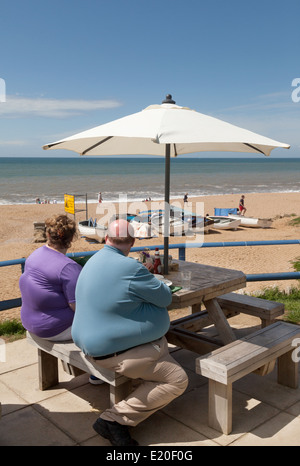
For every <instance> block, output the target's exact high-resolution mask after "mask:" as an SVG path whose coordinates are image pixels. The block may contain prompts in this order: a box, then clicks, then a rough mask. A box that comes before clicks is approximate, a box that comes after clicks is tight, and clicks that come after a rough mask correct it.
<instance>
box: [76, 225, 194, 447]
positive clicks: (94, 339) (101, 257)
mask: <svg viewBox="0 0 300 466" xmlns="http://www.w3.org/2000/svg"><path fill="white" fill-rule="evenodd" d="M134 240H135V239H134V231H133V227H132V225H131V224H130V223H128V222H127V221H126V220H125V219H118V220H114V221H113V222H112V223H111V224H110V225H109V228H108V232H107V235H106V238H105V242H106V244H105V246H104V247H103V249H101V250H100V251H98V252H97V253H96V254H95V255H94V256H93V257H92V258H91V259H90V260H89V261H88V262H87V264H86V265H85V266H84V268H83V269H82V272H81V274H80V276H79V279H78V282H77V286H76V313H75V317H74V322H73V326H72V336H73V341H74V342H75V344H76V345H77V346H78V347H79V348H81V350H82V351H83V352H84V353H85V355H86V357H87V359H89V358H90V359H91V360H93V362H94V363H96V364H97V365H99V367H101V368H107V369H109V370H112V371H115V372H117V373H118V374H121V375H124V376H126V377H128V378H130V379H140V380H142V381H143V383H142V384H140V385H139V386H138V387H137V388H135V389H134V390H133V392H132V393H131V394H130V395H129V396H128V397H127V398H126V399H125V400H122V401H120V402H119V403H117V404H115V405H114V406H113V407H112V408H108V409H106V410H105V411H103V412H102V413H101V415H100V417H99V418H98V419H97V421H96V422H95V423H94V425H93V428H94V430H95V431H96V432H97V433H98V434H100V435H101V436H102V437H104V438H106V439H108V440H109V441H110V442H111V444H112V445H114V446H128V445H138V443H137V441H136V440H134V439H132V438H131V436H130V433H129V430H128V427H129V426H136V425H137V424H139V423H140V422H142V421H143V420H145V419H146V418H147V417H149V416H150V415H151V414H153V413H154V412H155V411H157V410H158V409H161V408H163V407H164V406H166V405H167V404H168V403H170V402H171V401H172V400H173V399H175V398H176V397H178V396H179V395H181V394H182V393H183V392H184V391H185V389H186V387H187V383H188V379H187V375H186V373H185V372H184V370H183V369H182V368H181V366H180V365H179V364H178V363H177V362H176V361H175V360H174V359H173V358H172V357H171V356H170V354H169V350H168V343H167V340H166V338H165V336H164V335H165V334H166V332H167V331H168V329H169V325H170V320H169V315H168V311H167V306H168V305H169V304H170V303H171V301H172V294H171V291H170V288H169V287H168V286H166V285H165V284H164V283H163V282H162V281H159V280H157V278H156V277H154V275H153V274H151V273H150V272H149V271H148V269H147V268H146V267H145V266H144V265H142V264H141V263H139V262H137V261H135V260H133V259H132V258H129V257H128V254H129V252H130V249H131V247H132V246H133V244H134Z"/></svg>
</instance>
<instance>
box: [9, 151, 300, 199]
mask: <svg viewBox="0 0 300 466" xmlns="http://www.w3.org/2000/svg"><path fill="white" fill-rule="evenodd" d="M299 173H300V158H299V159H298V158H272V157H262V158H253V159H251V158H247V157H244V158H237V157H235V158H230V157H228V158H225V157H224V158H223V157H222V158H192V157H188V156H180V157H178V158H174V159H173V158H172V159H171V177H170V196H171V197H172V198H174V199H182V198H183V196H184V194H185V193H188V196H189V198H190V197H196V196H209V195H222V194H236V195H237V196H238V195H240V194H246V193H269V192H277V193H280V192H300V176H299ZM164 184H165V160H164V158H157V157H132V158H129V157H126V158H125V157H116V158H114V157H61V158H58V157H52V158H51V157H47V158H45V157H1V158H0V205H7V204H8V205H10V204H34V203H35V202H36V198H39V199H40V200H41V201H45V200H47V201H49V202H53V201H54V200H55V201H56V202H57V203H63V200H64V194H74V195H76V196H78V198H77V199H76V202H81V198H80V196H84V197H82V202H84V201H85V195H87V198H88V202H89V203H93V202H97V193H98V192H100V191H101V193H102V197H103V201H104V202H112V201H113V202H117V201H119V200H120V196H126V197H127V200H128V201H141V200H145V199H147V198H149V197H150V198H151V199H152V200H161V199H163V198H164Z"/></svg>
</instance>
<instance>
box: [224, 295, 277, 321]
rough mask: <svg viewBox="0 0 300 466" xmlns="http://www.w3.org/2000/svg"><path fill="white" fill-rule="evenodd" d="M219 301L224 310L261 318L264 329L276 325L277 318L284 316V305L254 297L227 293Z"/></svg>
mask: <svg viewBox="0 0 300 466" xmlns="http://www.w3.org/2000/svg"><path fill="white" fill-rule="evenodd" d="M217 301H218V303H219V305H220V306H221V308H222V309H223V310H225V309H226V310H228V311H232V312H237V313H240V312H241V313H244V314H249V315H252V316H256V317H259V318H260V319H261V322H262V328H264V327H266V326H267V325H270V324H272V323H274V322H275V319H276V318H277V317H279V316H281V315H283V314H284V304H282V303H277V302H276V301H268V300H266V299H262V298H256V297H254V296H247V295H243V294H237V293H227V294H223V295H221V296H219V297H218V298H217Z"/></svg>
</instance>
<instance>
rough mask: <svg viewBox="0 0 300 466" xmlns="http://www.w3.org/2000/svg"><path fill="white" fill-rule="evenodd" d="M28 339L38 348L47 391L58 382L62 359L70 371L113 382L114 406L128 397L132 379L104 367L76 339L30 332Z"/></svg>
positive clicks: (43, 387) (42, 382) (42, 385)
mask: <svg viewBox="0 0 300 466" xmlns="http://www.w3.org/2000/svg"><path fill="white" fill-rule="evenodd" d="M27 341H28V342H29V343H30V344H32V345H33V346H36V347H37V349H38V371H39V388H40V390H46V389H47V388H50V387H53V386H54V385H57V384H58V360H59V359H60V360H61V361H62V364H63V368H64V370H65V371H66V372H68V373H69V374H71V375H73V376H77V375H81V374H83V373H88V374H92V375H94V376H96V377H98V378H99V379H101V380H103V381H104V382H106V383H108V384H109V385H110V405H111V406H113V405H114V404H116V403H118V402H119V401H121V400H123V399H124V398H126V397H127V396H128V394H129V393H130V390H131V380H130V379H128V378H127V377H124V376H123V375H119V374H117V373H115V372H113V371H110V370H108V369H101V368H100V367H99V366H97V364H96V362H94V361H93V360H92V359H91V358H87V357H86V356H85V355H84V354H83V352H82V351H81V350H80V349H79V348H78V346H76V345H75V343H73V341H66V342H53V341H49V340H44V339H42V338H38V337H36V336H33V335H31V334H29V333H28V332H27Z"/></svg>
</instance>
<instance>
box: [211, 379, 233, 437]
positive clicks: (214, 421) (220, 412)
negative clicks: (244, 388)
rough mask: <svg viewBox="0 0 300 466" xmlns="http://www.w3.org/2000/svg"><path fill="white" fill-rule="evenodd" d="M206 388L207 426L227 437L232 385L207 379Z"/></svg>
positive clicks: (229, 426)
mask: <svg viewBox="0 0 300 466" xmlns="http://www.w3.org/2000/svg"><path fill="white" fill-rule="evenodd" d="M208 387H209V395H208V397H209V399H208V425H209V426H210V427H212V428H213V429H216V430H218V431H219V432H223V434H226V435H228V434H230V432H231V431H232V383H229V384H228V385H224V384H222V383H219V382H216V381H215V380H211V379H209V384H208Z"/></svg>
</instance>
